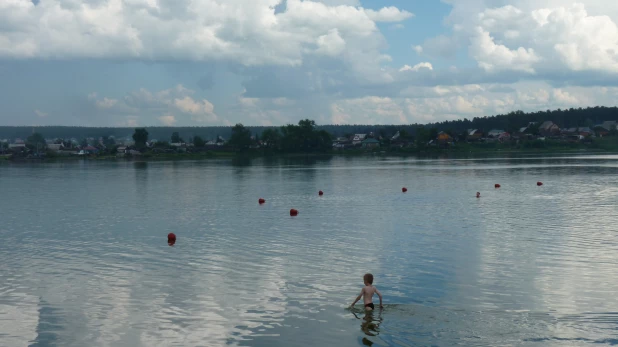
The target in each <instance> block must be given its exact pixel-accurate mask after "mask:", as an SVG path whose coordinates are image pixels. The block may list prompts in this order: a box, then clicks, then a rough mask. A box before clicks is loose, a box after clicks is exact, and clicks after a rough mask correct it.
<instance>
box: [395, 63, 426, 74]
mask: <svg viewBox="0 0 618 347" xmlns="http://www.w3.org/2000/svg"><path fill="white" fill-rule="evenodd" d="M420 69H427V70H433V66H432V65H431V63H427V62H423V63H418V64H416V65H414V66H410V65H404V66H403V67H402V68H401V69H399V72H405V71H419V70H420Z"/></svg>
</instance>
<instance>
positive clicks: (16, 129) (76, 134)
mask: <svg viewBox="0 0 618 347" xmlns="http://www.w3.org/2000/svg"><path fill="white" fill-rule="evenodd" d="M616 120H618V107H604V106H596V107H589V108H578V109H573V108H570V109H565V110H562V109H557V110H553V111H551V110H547V111H538V112H529V113H525V112H523V111H515V112H511V113H508V114H504V115H496V116H489V117H475V118H472V119H471V120H470V119H467V118H464V119H458V120H451V121H444V122H438V123H430V124H407V125H388V124H375V125H366V124H354V125H352V124H350V125H318V129H320V130H326V131H328V132H329V133H331V134H332V135H333V136H335V137H337V136H344V135H350V134H358V133H370V132H373V133H375V134H379V135H382V136H391V135H393V134H394V133H396V132H397V131H401V130H405V131H407V132H408V133H409V134H411V135H414V134H415V133H416V130H417V129H418V128H419V127H425V128H436V129H437V130H438V131H450V132H453V133H461V132H464V131H467V130H468V129H479V130H481V131H484V132H487V131H489V130H491V129H501V130H505V131H509V132H515V131H517V129H519V128H521V127H523V126H526V125H527V124H528V123H530V122H537V123H538V122H544V121H552V122H554V123H556V124H558V125H559V126H560V127H561V128H571V127H590V128H592V127H594V126H595V125H597V124H601V123H603V122H605V121H616ZM145 128H146V129H147V130H148V132H149V135H150V136H149V138H150V139H156V140H159V141H169V140H170V138H171V136H172V133H174V132H178V133H179V134H180V136H181V137H182V138H183V139H185V140H188V139H189V138H191V137H194V136H200V137H202V138H204V139H206V140H211V139H216V138H217V137H218V136H222V137H223V138H225V139H228V138H229V137H230V135H231V130H232V127H231V126H205V127H182V126H181V127H167V126H156V127H145ZM246 128H247V129H249V130H250V131H251V133H252V134H257V135H260V134H261V133H262V132H263V131H264V130H266V129H271V128H279V126H246ZM134 130H135V128H133V127H131V128H129V127H118V128H116V127H82V126H0V139H9V140H11V139H15V138H22V139H25V138H27V137H28V136H30V135H31V134H32V133H33V132H38V133H41V134H42V135H43V136H44V137H46V138H64V139H68V138H76V139H83V138H89V137H93V138H98V137H102V136H114V137H115V138H117V139H123V138H130V137H131V136H132V134H133V132H134Z"/></svg>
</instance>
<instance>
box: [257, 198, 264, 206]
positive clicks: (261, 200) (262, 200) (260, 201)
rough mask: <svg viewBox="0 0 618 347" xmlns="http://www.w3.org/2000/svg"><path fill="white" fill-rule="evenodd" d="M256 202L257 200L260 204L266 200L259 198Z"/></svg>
mask: <svg viewBox="0 0 618 347" xmlns="http://www.w3.org/2000/svg"><path fill="white" fill-rule="evenodd" d="M258 202H259V203H260V205H261V204H264V203H266V200H264V199H260V200H258Z"/></svg>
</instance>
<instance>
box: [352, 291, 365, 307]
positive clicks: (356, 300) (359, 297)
mask: <svg viewBox="0 0 618 347" xmlns="http://www.w3.org/2000/svg"><path fill="white" fill-rule="evenodd" d="M363 292H365V288H363V289H361V292H360V294H358V296H357V297H356V299H355V300H354V302H353V303H352V305H350V307H354V305H356V303H357V302H358V300H360V299H361V297H363Z"/></svg>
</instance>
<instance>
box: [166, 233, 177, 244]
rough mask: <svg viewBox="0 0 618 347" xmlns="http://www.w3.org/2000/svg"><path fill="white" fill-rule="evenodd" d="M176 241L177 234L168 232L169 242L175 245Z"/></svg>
mask: <svg viewBox="0 0 618 347" xmlns="http://www.w3.org/2000/svg"><path fill="white" fill-rule="evenodd" d="M175 243H176V234H174V233H169V234H167V244H168V245H170V246H173V245H174V244H175Z"/></svg>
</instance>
